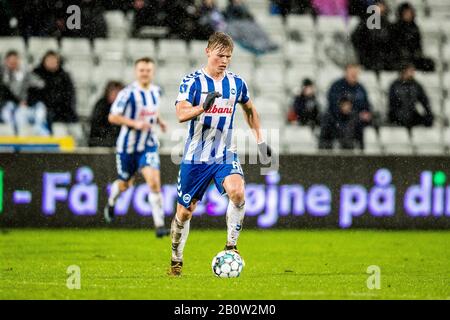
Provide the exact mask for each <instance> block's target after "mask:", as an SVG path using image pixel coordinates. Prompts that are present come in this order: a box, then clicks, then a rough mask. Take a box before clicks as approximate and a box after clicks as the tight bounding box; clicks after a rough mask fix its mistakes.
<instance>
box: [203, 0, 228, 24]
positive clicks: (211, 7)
mask: <svg viewBox="0 0 450 320" xmlns="http://www.w3.org/2000/svg"><path fill="white" fill-rule="evenodd" d="M199 13H200V19H199V23H200V25H201V26H202V27H204V28H206V29H208V30H212V31H213V32H214V31H222V32H224V31H225V28H226V26H227V23H226V21H225V17H224V16H223V14H222V12H220V10H219V8H218V7H217V6H216V3H215V2H214V0H203V1H202V4H201V6H200V9H199Z"/></svg>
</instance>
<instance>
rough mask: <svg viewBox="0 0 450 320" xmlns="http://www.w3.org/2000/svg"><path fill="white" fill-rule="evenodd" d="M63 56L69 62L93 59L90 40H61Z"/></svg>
mask: <svg viewBox="0 0 450 320" xmlns="http://www.w3.org/2000/svg"><path fill="white" fill-rule="evenodd" d="M61 54H62V56H63V57H65V58H66V59H67V60H70V59H78V60H81V59H91V57H92V50H91V44H90V43H89V40H88V39H72V38H63V39H62V40H61Z"/></svg>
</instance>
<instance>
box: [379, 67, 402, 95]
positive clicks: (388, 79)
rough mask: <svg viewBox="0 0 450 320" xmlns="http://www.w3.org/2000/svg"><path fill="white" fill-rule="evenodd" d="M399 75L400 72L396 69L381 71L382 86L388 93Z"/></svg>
mask: <svg viewBox="0 0 450 320" xmlns="http://www.w3.org/2000/svg"><path fill="white" fill-rule="evenodd" d="M398 77H399V75H398V72H395V71H383V72H381V73H380V86H381V89H382V90H383V91H384V92H385V93H387V92H389V88H390V87H391V84H392V82H394V81H395V80H397V79H398Z"/></svg>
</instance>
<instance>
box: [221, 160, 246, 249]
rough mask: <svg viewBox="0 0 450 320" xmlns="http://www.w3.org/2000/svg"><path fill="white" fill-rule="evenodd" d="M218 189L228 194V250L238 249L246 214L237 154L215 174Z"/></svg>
mask: <svg viewBox="0 0 450 320" xmlns="http://www.w3.org/2000/svg"><path fill="white" fill-rule="evenodd" d="M214 182H215V184H216V187H217V189H218V190H219V192H220V193H222V194H225V193H226V194H227V195H228V199H229V202H228V208H227V214H226V220H227V243H226V245H225V249H226V250H236V251H237V240H238V238H239V234H240V232H241V229H242V223H243V221H244V215H245V181H244V173H243V171H242V167H241V165H240V163H239V159H238V157H237V155H236V154H234V155H232V156H231V157H230V159H228V160H227V162H226V163H224V164H221V165H220V169H219V170H217V172H216V174H215V176H214Z"/></svg>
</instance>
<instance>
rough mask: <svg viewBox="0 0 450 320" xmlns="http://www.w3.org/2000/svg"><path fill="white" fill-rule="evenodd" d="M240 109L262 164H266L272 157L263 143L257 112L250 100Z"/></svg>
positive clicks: (268, 148)
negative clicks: (260, 156) (256, 146)
mask: <svg viewBox="0 0 450 320" xmlns="http://www.w3.org/2000/svg"><path fill="white" fill-rule="evenodd" d="M241 106H242V109H243V110H244V118H245V121H246V122H247V124H248V126H249V127H250V129H251V130H252V132H253V135H254V136H255V138H256V142H257V144H258V150H259V152H260V153H261V155H262V156H263V157H264V162H266V161H267V160H268V159H269V158H270V157H271V156H272V150H271V149H270V147H269V146H268V145H267V143H266V142H265V141H264V137H263V135H262V132H261V121H260V120H259V115H258V112H257V111H256V107H255V105H254V104H253V102H252V100H251V99H248V101H247V102H246V103H241Z"/></svg>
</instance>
